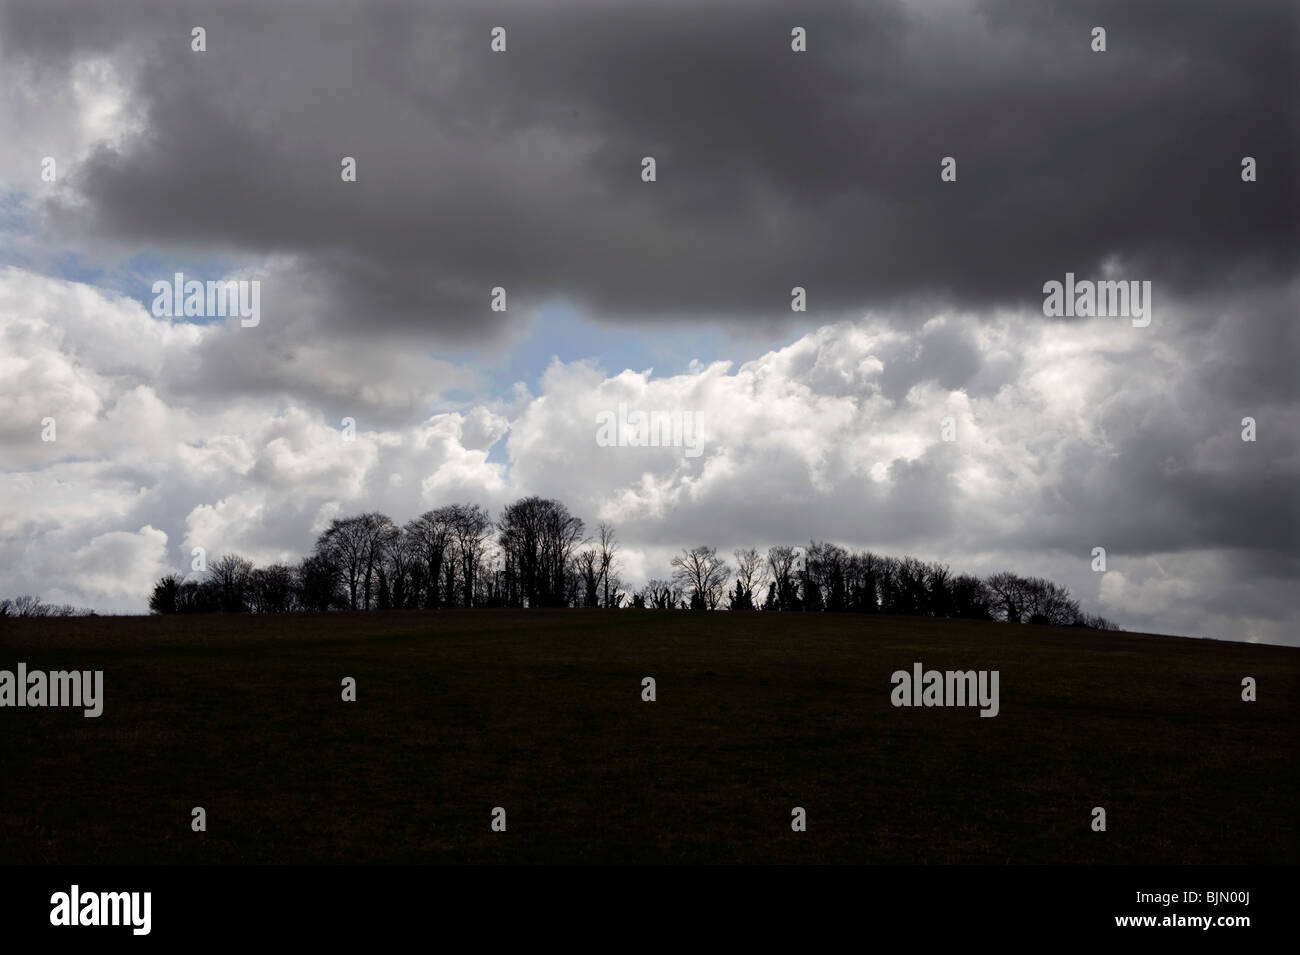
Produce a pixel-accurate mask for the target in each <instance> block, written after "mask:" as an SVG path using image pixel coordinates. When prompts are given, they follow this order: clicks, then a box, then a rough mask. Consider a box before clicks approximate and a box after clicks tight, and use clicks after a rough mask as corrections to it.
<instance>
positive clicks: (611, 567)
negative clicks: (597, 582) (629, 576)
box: [597, 521, 622, 607]
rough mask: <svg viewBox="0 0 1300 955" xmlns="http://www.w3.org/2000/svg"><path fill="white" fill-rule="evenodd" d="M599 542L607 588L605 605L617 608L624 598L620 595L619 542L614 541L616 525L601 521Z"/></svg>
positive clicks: (601, 574)
mask: <svg viewBox="0 0 1300 955" xmlns="http://www.w3.org/2000/svg"><path fill="white" fill-rule="evenodd" d="M597 540H598V542H599V548H600V578H601V583H602V585H603V586H604V588H605V604H604V605H605V606H606V607H617V606H618V605H619V604H620V603H622V597H621V596H619V594H618V588H619V580H618V569H619V559H618V541H616V540H615V539H614V525H613V524H609V523H607V522H605V521H601V522H600V527H599V529H598V538H597ZM611 594H613V597H611ZM614 598H617V600H616V601H614ZM611 601H614V602H611Z"/></svg>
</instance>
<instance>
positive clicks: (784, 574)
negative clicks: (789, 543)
mask: <svg viewBox="0 0 1300 955" xmlns="http://www.w3.org/2000/svg"><path fill="white" fill-rule="evenodd" d="M798 563H799V555H798V552H797V551H796V550H795V548H793V547H786V546H784V545H782V546H780V547H769V548H768V551H767V571H768V574H769V575H770V576H771V578H772V582H773V583H774V584H775V585H776V609H778V610H793V609H795V603H796V602H797V599H798V598H797V597H796V595H795V570H796V568H797V567H798Z"/></svg>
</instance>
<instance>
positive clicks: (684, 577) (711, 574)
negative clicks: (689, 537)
mask: <svg viewBox="0 0 1300 955" xmlns="http://www.w3.org/2000/svg"><path fill="white" fill-rule="evenodd" d="M672 566H673V580H674V582H676V583H677V584H679V585H680V586H681V587H682V589H683V590H686V591H688V592H689V593H690V602H691V609H692V610H716V609H717V608H718V603H719V602H720V601H721V600H722V594H723V591H724V590H725V588H726V586H727V576H728V575H729V574H730V573H731V568H729V567H728V566H727V564H726V561H723V560H721V559H719V557H718V551H717V548H715V547H706V546H703V545H701V546H700V547H693V548H691V549H690V550H683V551H682V552H681V553H680V554H678V555H677V556H676V557H674V558H673V559H672Z"/></svg>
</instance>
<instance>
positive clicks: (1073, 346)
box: [0, 0, 1300, 645]
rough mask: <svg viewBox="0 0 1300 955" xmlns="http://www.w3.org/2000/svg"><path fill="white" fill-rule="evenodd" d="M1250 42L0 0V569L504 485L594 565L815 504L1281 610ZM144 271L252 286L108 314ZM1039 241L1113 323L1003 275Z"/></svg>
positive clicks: (1249, 37)
mask: <svg viewBox="0 0 1300 955" xmlns="http://www.w3.org/2000/svg"><path fill="white" fill-rule="evenodd" d="M195 27H202V28H203V30H204V31H205V32H204V46H205V49H203V50H201V51H199V50H195V49H194V48H193V47H194V41H193V32H192V31H193V30H194V28H195ZM495 27H501V28H503V29H504V31H505V49H504V50H503V51H498V50H494V49H492V31H493V29H494V28H495ZM1096 27H1102V28H1103V29H1104V30H1105V46H1106V48H1105V50H1104V52H1101V51H1097V50H1095V49H1094V48H1093V47H1094V46H1095V45H1096V40H1095V38H1094V28H1096ZM795 28H802V29H803V31H804V35H805V36H806V49H804V50H802V51H796V50H794V49H792V31H793V30H795ZM1298 46H1300V12H1298V8H1297V7H1296V6H1295V5H1294V4H1293V3H1287V2H1263V0H1237V2H1233V3H1224V2H1204V0H1178V2H1172V0H1171V2H1151V3H1141V4H1135V3H1132V2H1131V0H1115V2H1087V0H1068V2H1066V0H1035V2H974V0H972V2H956V0H952V2H948V0H934V2H906V3H891V2H871V3H865V2H848V0H817V2H815V3H808V4H799V5H791V4H789V3H780V2H767V0H747V2H743V3H742V2H730V0H691V2H677V0H655V2H649V0H628V2H626V3H617V4H611V3H597V2H594V0H591V2H589V0H582V2H578V0H550V2H547V3H545V4H538V3H532V2H528V3H525V2H515V3H499V2H490V0H489V2H474V3H469V2H457V3H441V4H438V3H433V4H429V3H420V4H416V3H396V2H390V0H379V2H376V3H368V4H353V3H341V2H330V3H311V4H309V3H305V2H283V0H272V2H259V3H246V4H244V3H210V2H209V3H189V2H184V0H182V2H162V0H147V2H134V0H122V2H115V3H112V4H105V3H101V2H86V3H71V2H64V0H39V2H23V0H19V2H0V595H14V594H20V593H39V594H40V595H41V596H42V598H43V599H45V600H46V601H48V602H55V603H72V604H77V605H80V606H88V607H93V608H95V609H97V610H99V611H100V612H127V613H138V612H144V611H145V610H146V607H147V596H148V593H149V590H150V588H151V586H152V584H153V582H154V581H155V580H156V579H157V578H158V577H160V576H161V575H163V574H165V573H167V572H169V571H172V570H176V571H180V572H186V571H188V569H189V565H190V554H191V552H192V549H193V548H194V547H203V548H205V550H206V551H207V553H208V554H209V555H216V554H220V553H226V552H230V551H235V552H238V553H241V554H244V555H245V556H248V557H250V558H252V559H254V560H255V561H257V562H259V563H265V562H271V561H277V560H285V561H292V560H295V559H297V558H298V557H300V556H301V555H302V554H303V553H304V552H305V551H306V550H307V549H308V548H310V546H311V543H312V541H313V540H314V539H315V536H316V534H318V533H319V532H320V530H322V529H323V528H324V527H325V526H326V525H328V523H329V521H330V520H331V519H333V518H334V517H337V516H341V515H346V514H351V513H357V512H360V511H363V510H381V511H383V512H385V513H387V514H389V515H390V516H392V517H393V518H395V519H396V520H398V521H405V520H407V519H410V518H412V517H414V516H416V515H418V514H420V513H422V512H423V511H425V510H428V509H429V508H432V507H437V506H440V505H442V504H447V503H453V502H474V503H479V504H482V505H483V506H485V507H487V508H488V509H489V510H490V511H491V512H492V513H493V514H494V515H495V514H496V513H499V511H500V509H501V507H502V506H503V505H505V504H506V503H508V502H510V501H512V500H514V499H516V498H518V497H521V496H524V495H527V494H540V495H544V496H552V497H557V498H559V499H560V500H562V501H564V502H565V503H566V504H567V505H568V506H569V508H570V509H571V510H572V511H573V512H574V513H575V514H577V515H578V516H579V517H581V518H582V519H583V520H584V521H586V522H587V525H588V526H589V527H591V528H594V527H595V525H596V524H597V523H598V522H600V521H602V520H604V521H610V522H611V523H613V524H614V525H615V527H616V529H617V533H618V536H619V538H620V539H621V541H622V546H623V563H624V566H623V577H624V579H625V580H626V581H628V582H629V583H630V584H632V585H633V586H638V585H639V584H640V583H642V582H644V580H645V579H646V578H648V577H666V576H667V575H668V572H669V566H668V561H669V559H670V558H671V556H672V554H673V553H675V552H676V551H678V550H679V549H680V548H682V547H683V546H694V545H697V544H708V545H712V546H715V547H717V548H718V550H719V551H720V552H721V553H723V554H730V553H731V551H732V550H734V549H735V548H739V547H749V546H755V547H759V548H766V547H768V546H770V545H774V544H802V543H806V542H807V541H809V540H812V539H816V540H832V541H835V542H838V543H840V544H842V545H845V546H849V547H854V548H864V549H865V548H869V549H872V550H875V551H877V552H883V553H888V554H894V555H902V554H912V555H915V556H917V557H921V558H923V559H928V560H941V561H944V562H946V563H948V564H950V565H951V566H952V567H953V568H954V569H955V570H958V571H966V572H975V573H990V572H993V571H996V570H1003V569H1010V570H1014V571H1017V572H1019V573H1022V574H1034V575H1041V576H1046V577H1049V578H1051V579H1053V580H1056V581H1057V582H1059V583H1063V584H1065V585H1067V586H1068V587H1069V588H1070V589H1071V591H1072V592H1073V593H1074V594H1075V596H1076V597H1078V598H1079V600H1080V602H1081V603H1082V605H1083V607H1084V609H1085V610H1087V611H1089V612H1091V613H1100V614H1102V615H1104V616H1106V617H1108V618H1110V619H1113V620H1115V621H1117V622H1118V623H1119V624H1120V625H1121V626H1123V627H1124V628H1126V629H1130V630H1144V631H1151V632H1159V633H1177V634H1186V635H1192V636H1204V637H1213V638H1218V639H1228V640H1249V641H1263V642H1270V643H1285V644H1291V645H1300V610H1297V605H1296V601H1295V599H1294V591H1295V585H1296V582H1297V578H1298V577H1300V547H1298V546H1297V544H1298V543H1300V498H1298V496H1297V487H1298V483H1297V478H1298V477H1300V414H1298V413H1297V398H1298V397H1300V395H1298V392H1300V388H1298V375H1297V370H1296V368H1297V366H1296V361H1297V357H1298V356H1300V331H1297V321H1296V318H1297V314H1300V261H1298V251H1300V243H1297V238H1298V237H1300V229H1298V226H1300V221H1298V219H1300V201H1298V200H1300V195H1298V192H1300V187H1298V184H1297V174H1296V170H1297V168H1298V167H1297V158H1298V156H1297V152H1298V140H1300V98H1298V97H1297V89H1298V88H1300V83H1298V80H1300V72H1298V69H1297V47H1298ZM344 157H351V158H352V159H354V160H355V167H356V177H355V181H345V177H344V175H343V174H342V171H341V170H342V164H343V159H344ZM645 157H653V158H654V160H655V175H654V179H653V181H646V180H645V178H644V176H643V168H644V167H643V159H644V158H645ZM945 157H951V158H952V159H953V160H955V164H954V165H953V168H954V169H955V178H953V177H952V176H948V177H945V176H944V175H943V174H942V173H943V169H944V166H943V160H944V158H945ZM1244 157H1251V158H1252V159H1253V160H1254V168H1255V176H1254V179H1253V181H1244V179H1243V159H1244ZM47 159H53V160H54V170H55V173H54V175H53V177H52V181H50V180H51V177H50V176H49V175H48V172H47V170H48V164H47V163H46V160H47ZM176 272H181V273H182V274H183V275H184V276H185V278H187V279H197V280H199V281H208V280H223V279H229V280H234V281H243V282H252V281H256V282H258V283H259V288H260V316H259V322H258V324H256V325H255V326H253V327H245V325H244V324H243V323H241V321H240V319H239V318H238V317H220V316H212V315H204V316H191V317H184V316H172V315H170V314H164V315H155V314H154V313H153V312H154V309H153V307H152V306H153V301H154V297H155V296H154V291H153V285H154V283H155V282H157V281H160V280H161V281H166V282H170V281H171V279H172V276H173V275H174V274H175V273H176ZM1067 273H1071V274H1073V275H1074V276H1075V277H1076V278H1077V279H1079V280H1116V281H1126V282H1127V281H1136V282H1139V283H1144V282H1149V283H1150V289H1151V296H1150V315H1149V317H1150V322H1149V324H1145V325H1141V324H1140V323H1138V322H1137V321H1136V320H1130V318H1129V317H1128V316H1115V315H1105V316H1094V317H1054V316H1049V315H1047V314H1045V312H1046V310H1045V308H1044V297H1045V296H1044V285H1045V283H1049V282H1052V281H1059V282H1064V281H1065V280H1066V275H1067ZM796 286H797V287H800V288H802V289H804V290H805V293H806V310H805V311H802V312H796V311H793V310H792V308H791V303H792V289H793V288H795V287H796ZM496 288H501V289H504V290H505V292H506V298H505V308H504V310H494V309H493V308H492V300H493V294H494V292H493V290H494V289H496ZM620 406H622V407H625V408H627V409H630V410H633V411H635V410H638V409H640V410H644V411H646V412H651V411H655V412H660V413H663V414H668V415H674V414H676V415H691V416H694V418H693V419H692V420H697V421H699V422H700V424H701V428H702V435H703V441H702V443H701V445H700V448H699V453H698V454H687V453H686V450H687V449H685V448H683V447H633V446H626V445H623V446H607V444H608V443H607V442H605V443H602V442H600V441H599V440H598V432H597V421H598V420H599V419H600V416H601V415H602V413H607V412H612V413H618V411H619V408H620ZM48 418H52V419H53V420H54V422H55V424H56V437H55V439H54V440H42V436H43V431H44V430H45V428H44V425H43V422H45V421H46V419H48ZM345 418H351V419H353V420H354V421H355V437H354V439H353V440H345V434H344V426H343V420H344V419H345ZM1246 418H1250V419H1253V421H1254V426H1253V427H1254V440H1252V441H1247V440H1243V430H1244V425H1243V419H1246ZM1098 547H1102V548H1105V551H1106V569H1105V571H1104V572H1098V571H1097V570H1096V569H1095V559H1094V549H1095V548H1098Z"/></svg>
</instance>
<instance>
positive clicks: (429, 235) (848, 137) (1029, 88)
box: [3, 0, 1300, 337]
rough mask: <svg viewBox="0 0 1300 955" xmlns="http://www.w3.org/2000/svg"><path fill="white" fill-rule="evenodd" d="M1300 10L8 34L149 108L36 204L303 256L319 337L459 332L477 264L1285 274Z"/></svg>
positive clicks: (776, 299)
mask: <svg viewBox="0 0 1300 955" xmlns="http://www.w3.org/2000/svg"><path fill="white" fill-rule="evenodd" d="M192 25H203V26H205V27H206V28H207V30H208V52H207V53H204V54H196V53H192V52H191V51H190V49H189V29H190V27H191V26H192ZM495 25H501V26H504V27H506V29H507V30H508V37H509V50H508V52H507V53H505V54H501V55H498V54H494V53H492V52H491V51H490V50H489V47H488V40H489V30H490V28H491V27H492V26H495ZM794 25H799V26H803V27H805V28H806V29H807V30H808V37H809V40H808V42H809V52H808V53H806V54H795V53H792V52H791V50H790V46H789V36H790V29H791V27H792V26H794ZM1094 25H1101V26H1104V27H1106V29H1107V31H1108V44H1109V50H1108V52H1106V53H1104V54H1097V53H1093V52H1092V51H1091V50H1090V49H1089V42H1090V37H1089V32H1090V29H1091V28H1092V27H1093V26H1094ZM1295 26H1296V17H1295V12H1294V8H1293V6H1292V5H1291V4H1287V3H1282V2H1241V3H1234V4H1231V5H1225V4H1223V3H1220V2H1192V3H1188V2H1179V3H1177V4H1156V3H1150V4H1131V3H1099V4H1098V3H1094V4H1088V3H1075V2H1071V3H1064V2H1062V3H1019V2H1017V3H996V2H995V3H987V4H983V5H975V6H973V7H972V6H969V5H966V4H955V3H954V4H933V3H925V4H893V3H873V4H854V3H847V2H843V0H835V2H823V3H818V4H816V5H813V6H808V7H801V8H796V9H792V8H791V7H790V5H789V4H785V3H774V2H772V3H736V2H716V3H669V2H665V3H654V4H639V5H635V4H596V3H577V2H569V3H547V4H544V5H538V4H505V5H502V4H491V3H489V4H468V3H466V4H450V5H442V6H439V7H436V8H433V9H430V8H427V7H425V6H423V5H403V4H390V3H380V4H373V5H364V6H336V5H329V6H321V5H308V4H289V3H271V4H258V5H222V4H216V5H211V4H200V5H193V6H190V7H188V8H187V7H186V6H185V5H183V4H182V5H177V4H170V3H168V4H163V3H147V4H124V5H117V4H115V5H113V11H112V15H109V12H108V10H107V8H106V7H104V5H102V4H91V5H89V6H86V7H82V6H73V5H70V4H64V3H58V2H56V3H52V4H51V3H46V2H42V3H16V4H11V5H9V6H8V7H6V10H5V17H4V29H3V34H4V36H5V37H6V40H5V50H6V55H15V54H18V55H23V54H25V55H27V56H29V57H31V58H33V59H37V60H40V61H42V62H57V61H58V60H59V58H61V57H69V56H73V55H76V54H78V53H85V52H95V53H98V54H101V55H107V56H111V57H113V58H114V59H115V60H116V61H118V62H120V63H125V64H127V65H129V66H132V67H136V68H138V79H137V82H136V88H135V96H136V97H138V98H139V100H140V103H139V105H142V106H143V107H144V109H145V111H146V116H147V124H148V128H147V132H145V133H144V134H142V135H141V136H139V137H137V138H133V139H131V140H129V141H128V142H126V143H125V144H124V146H123V148H122V150H121V151H120V152H115V151H112V150H110V149H108V148H107V147H105V148H103V149H101V150H100V151H99V152H98V153H97V154H95V155H94V156H93V157H92V158H91V159H90V160H89V161H88V162H86V163H85V164H84V165H83V166H82V168H81V169H80V170H78V173H77V178H76V184H77V186H78V188H79V191H80V193H81V195H82V196H83V197H84V198H85V199H86V200H88V201H89V206H88V207H76V208H73V207H70V206H65V207H62V208H60V207H54V208H53V209H52V210H51V213H52V215H51V219H50V221H51V222H52V224H53V226H54V228H56V229H57V230H64V231H69V232H70V231H74V230H76V229H79V228H82V227H86V228H89V230H90V231H91V233H92V234H93V235H94V236H96V237H98V238H100V239H101V240H116V241H122V242H126V243H137V244H138V243H155V244H159V245H164V244H167V245H173V246H175V245H179V246H185V247H195V248H211V249H219V250H222V251H231V250H234V251H244V252H247V253H251V254H265V253H271V252H281V253H289V254H294V255H297V256H299V257H300V262H301V266H300V267H301V269H302V270H303V272H304V274H305V275H306V276H308V277H310V278H311V279H312V280H314V281H315V282H316V283H318V285H319V287H320V288H322V289H324V290H326V291H327V292H328V298H329V299H330V301H332V302H333V305H334V307H333V309H332V312H331V313H330V314H329V315H326V316H322V321H325V322H328V323H329V324H332V325H334V326H335V327H336V329H337V330H339V331H344V330H355V329H358V328H362V327H363V328H365V329H366V333H367V334H369V333H371V331H372V330H373V329H374V328H376V327H378V328H386V329H391V330H394V331H397V330H401V329H404V330H406V331H420V332H424V333H430V332H437V333H439V334H440V335H442V336H451V337H472V336H478V335H484V334H488V333H490V332H491V331H492V330H493V329H494V328H495V327H496V323H497V322H500V321H502V320H503V319H502V317H501V316H500V315H496V314H494V313H492V312H490V311H489V310H488V309H487V307H486V303H487V301H488V290H489V289H491V288H492V287H493V286H495V285H502V286H505V287H507V288H508V289H509V290H510V292H511V295H512V300H511V305H512V307H514V306H526V305H529V304H535V303H537V302H540V301H542V300H545V299H546V298H548V297H552V296H557V295H563V296H566V297H568V298H570V299H572V300H574V301H577V302H578V303H579V304H582V305H585V306H587V307H589V308H591V309H592V310H593V311H594V312H595V314H597V315H598V316H600V317H602V318H609V319H612V320H617V319H618V318H619V317H623V316H639V317H656V316H678V317H680V316H683V315H709V316H716V315H719V314H723V315H745V316H751V317H757V316H763V315H773V314H778V313H780V312H782V311H786V312H787V313H788V297H789V290H790V287H791V286H793V285H796V284H798V285H803V286H805V287H807V288H808V290H809V296H810V308H812V309H813V310H814V312H823V311H825V312H826V313H830V312H832V311H836V310H842V309H857V308H862V307H880V306H884V305H889V304H896V303H898V302H899V301H900V300H904V299H906V300H911V301H926V302H929V301H936V300H937V301H944V300H946V301H956V302H960V303H962V304H963V305H966V306H969V307H981V306H987V305H991V304H1004V303H1021V304H1023V303H1025V302H1034V301H1037V300H1040V299H1041V286H1042V284H1043V282H1045V281H1047V280H1050V279H1053V278H1061V277H1062V276H1063V275H1064V273H1065V272H1066V271H1074V272H1076V273H1079V274H1081V275H1086V274H1091V273H1095V272H1096V271H1097V270H1098V269H1099V268H1100V264H1101V262H1102V261H1103V260H1105V259H1107V258H1108V257H1112V256H1115V257H1118V258H1119V259H1120V261H1122V262H1123V263H1124V271H1125V274H1126V276H1131V277H1135V278H1142V279H1150V280H1152V281H1153V282H1155V283H1156V287H1157V288H1158V289H1164V288H1169V287H1171V286H1176V287H1177V288H1179V290H1180V291H1181V292H1183V293H1184V294H1186V293H1188V292H1190V291H1193V290H1195V289H1196V288H1198V287H1201V286H1207V287H1213V286H1217V285H1221V284H1223V283H1226V282H1229V281H1237V280H1239V279H1240V277H1241V276H1243V275H1248V276H1250V277H1251V278H1252V280H1259V279H1261V278H1262V279H1268V278H1269V277H1276V276H1277V275H1278V274H1279V273H1283V272H1285V271H1286V270H1287V269H1292V268H1293V267H1294V241H1293V240H1294V235H1295V228H1296V211H1295V210H1296V208H1297V199H1298V198H1300V196H1298V195H1297V189H1296V184H1295V176H1294V175H1293V174H1292V173H1291V172H1290V170H1292V169H1294V162H1295V159H1296V155H1297V153H1296V142H1295V109H1294V107H1295V83H1296V72H1295V57H1294V46H1295V36H1296V31H1295ZM344 155H350V156H355V157H356V158H357V159H358V162H359V180H360V181H359V182H357V183H355V184H344V183H342V182H341V181H340V179H339V160H340V158H341V157H342V156H344ZM645 155H653V156H655V157H656V159H657V161H658V164H659V169H658V175H659V181H658V182H657V183H654V184H652V185H651V184H645V183H642V182H641V181H640V178H639V172H640V165H639V164H640V160H641V157H642V156H645ZM1244 155H1251V156H1254V157H1256V159H1257V160H1258V161H1259V168H1260V181H1259V182H1257V183H1254V184H1250V185H1247V184H1244V183H1242V182H1241V181H1240V177H1239V163H1240V160H1241V157H1242V156H1244ZM943 156H953V157H955V158H956V159H957V164H958V167H957V168H958V181H957V182H956V183H942V182H940V180H939V161H940V158H941V157H943ZM87 214H89V215H88V218H87ZM87 223H88V225H87ZM1166 283H1168V284H1166Z"/></svg>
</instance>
